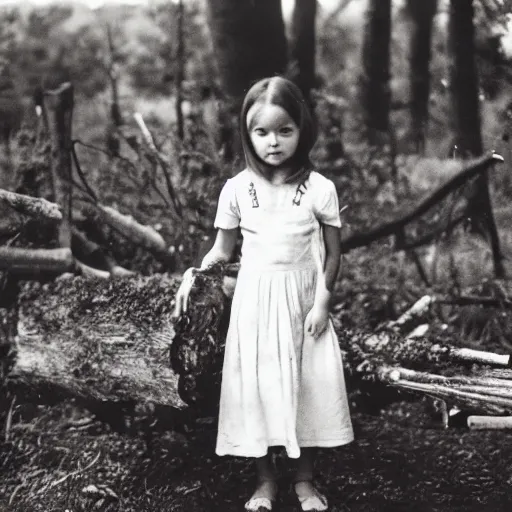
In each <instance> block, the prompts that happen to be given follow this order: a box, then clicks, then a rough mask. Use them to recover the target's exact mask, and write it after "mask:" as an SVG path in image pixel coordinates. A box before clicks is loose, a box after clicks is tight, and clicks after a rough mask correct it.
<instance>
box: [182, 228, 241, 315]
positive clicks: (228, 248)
mask: <svg viewBox="0 0 512 512" xmlns="http://www.w3.org/2000/svg"><path fill="white" fill-rule="evenodd" d="M237 233H238V229H236V228H235V229H218V230H217V236H216V237H215V242H214V244H213V247H212V248H211V249H210V250H209V251H208V253H207V254H206V255H205V257H204V258H203V261H202V262H201V267H200V268H199V269H197V268H194V267H191V268H189V269H187V270H186V271H185V273H184V274H183V279H182V281H181V284H180V287H179V288H178V291H177V292H176V304H175V306H174V312H173V314H172V316H173V317H174V318H178V317H179V316H181V315H182V313H186V312H187V307H188V299H189V296H190V291H191V290H192V285H193V284H194V277H195V273H196V272H197V270H206V269H207V268H209V267H211V266H212V265H214V264H215V263H220V262H222V261H229V260H230V259H231V258H232V256H233V252H234V250H235V245H236V239H237Z"/></svg>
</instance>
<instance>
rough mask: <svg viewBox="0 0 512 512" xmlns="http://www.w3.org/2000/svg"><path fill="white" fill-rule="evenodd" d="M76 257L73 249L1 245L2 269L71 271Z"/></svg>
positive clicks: (0, 265)
mask: <svg viewBox="0 0 512 512" xmlns="http://www.w3.org/2000/svg"><path fill="white" fill-rule="evenodd" d="M73 268H74V258H73V254H72V253H71V249H69V248H62V249H25V248H22V247H0V270H8V271H9V272H14V273H16V272H18V273H19V272H21V273H30V274H39V273H54V274H62V273H63V272H71V271H72V270H73Z"/></svg>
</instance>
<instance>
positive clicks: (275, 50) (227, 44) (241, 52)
mask: <svg viewBox="0 0 512 512" xmlns="http://www.w3.org/2000/svg"><path fill="white" fill-rule="evenodd" d="M208 21H209V26H210V31H211V34H212V38H213V46H214V48H215V55H216V58H217V65H218V68H219V72H220V81H221V84H222V86H223V89H224V93H225V94H226V96H227V97H229V98H231V99H232V100H234V101H235V103H239V102H240V100H241V99H242V97H243V95H244V93H245V92H246V91H247V89H248V87H249V86H250V85H251V83H253V82H254V81H256V80H258V79H260V78H263V77H265V76H270V75H273V74H276V73H283V72H284V71H285V67H286V62H287V54H286V52H287V45H286V37H285V31H284V22H283V17H282V11H281V2H280V1H279V0H258V1H256V2H255V1H252V0H208Z"/></svg>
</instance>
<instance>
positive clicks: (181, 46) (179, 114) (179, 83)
mask: <svg viewBox="0 0 512 512" xmlns="http://www.w3.org/2000/svg"><path fill="white" fill-rule="evenodd" d="M183 18H184V7H183V0H179V2H178V30H177V35H176V37H177V39H178V40H177V48H178V49H177V51H176V60H177V67H176V83H175V96H176V100H175V101H176V131H177V133H178V138H179V139H180V140H181V141H182V140H183V138H184V136H185V128H184V122H183V110H182V108H181V104H182V103H183V80H184V77H185V36H184V33H183V23H184V19H183Z"/></svg>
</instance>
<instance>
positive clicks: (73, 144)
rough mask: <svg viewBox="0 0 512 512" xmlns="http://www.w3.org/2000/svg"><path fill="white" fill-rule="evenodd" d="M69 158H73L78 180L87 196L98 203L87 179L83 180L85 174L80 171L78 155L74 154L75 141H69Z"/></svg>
mask: <svg viewBox="0 0 512 512" xmlns="http://www.w3.org/2000/svg"><path fill="white" fill-rule="evenodd" d="M71 156H72V157H73V162H74V164H75V168H76V172H77V173H78V176H79V177H80V180H81V181H82V183H83V184H84V187H85V189H86V190H87V192H88V193H89V195H90V196H91V197H92V198H93V199H94V200H95V201H98V197H97V196H96V193H95V192H94V190H93V189H92V188H91V187H90V185H89V183H88V182H87V179H86V178H85V174H84V172H83V171H82V167H81V166H80V162H79V161H78V155H77V154H76V149H75V141H74V140H73V141H71Z"/></svg>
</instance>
